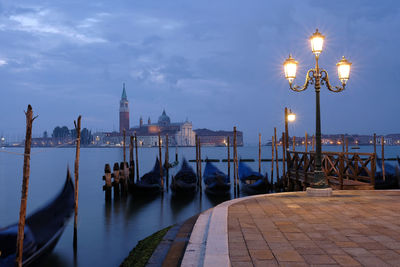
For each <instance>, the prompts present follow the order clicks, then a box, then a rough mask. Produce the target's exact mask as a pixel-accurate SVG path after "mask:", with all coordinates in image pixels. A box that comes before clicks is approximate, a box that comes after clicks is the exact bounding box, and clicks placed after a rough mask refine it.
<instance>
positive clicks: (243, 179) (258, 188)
mask: <svg viewBox="0 0 400 267" xmlns="http://www.w3.org/2000/svg"><path fill="white" fill-rule="evenodd" d="M238 173H239V180H240V186H241V189H242V191H243V192H244V193H246V194H248V195H255V194H265V193H267V182H266V180H267V179H266V177H264V176H263V175H262V174H261V173H259V172H255V171H253V170H252V169H251V168H250V167H249V166H248V165H247V164H246V163H244V162H242V161H240V162H239V167H238Z"/></svg>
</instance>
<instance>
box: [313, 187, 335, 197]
mask: <svg viewBox="0 0 400 267" xmlns="http://www.w3.org/2000/svg"><path fill="white" fill-rule="evenodd" d="M307 196H308V197H331V196H332V188H330V187H328V188H312V187H307Z"/></svg>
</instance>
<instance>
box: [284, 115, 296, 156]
mask: <svg viewBox="0 0 400 267" xmlns="http://www.w3.org/2000/svg"><path fill="white" fill-rule="evenodd" d="M295 120H296V114H295V113H293V112H292V110H291V109H289V110H288V108H285V142H286V146H287V148H289V145H288V144H289V129H288V128H289V127H288V122H294V121H295Z"/></svg>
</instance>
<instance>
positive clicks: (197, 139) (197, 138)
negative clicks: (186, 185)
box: [195, 135, 200, 185]
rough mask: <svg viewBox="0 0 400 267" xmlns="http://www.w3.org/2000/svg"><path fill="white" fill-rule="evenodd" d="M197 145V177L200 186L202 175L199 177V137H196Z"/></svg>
mask: <svg viewBox="0 0 400 267" xmlns="http://www.w3.org/2000/svg"><path fill="white" fill-rule="evenodd" d="M195 143H196V176H197V184H198V185H200V175H199V137H198V136H197V135H195Z"/></svg>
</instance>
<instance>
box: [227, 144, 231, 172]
mask: <svg viewBox="0 0 400 267" xmlns="http://www.w3.org/2000/svg"><path fill="white" fill-rule="evenodd" d="M229 146H230V144H229V136H228V138H227V148H228V157H227V159H228V177H229V180H230V178H231V153H230V151H229V149H230V148H229Z"/></svg>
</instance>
